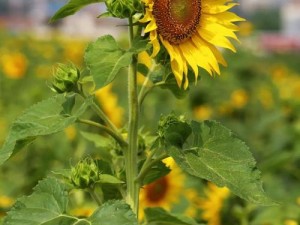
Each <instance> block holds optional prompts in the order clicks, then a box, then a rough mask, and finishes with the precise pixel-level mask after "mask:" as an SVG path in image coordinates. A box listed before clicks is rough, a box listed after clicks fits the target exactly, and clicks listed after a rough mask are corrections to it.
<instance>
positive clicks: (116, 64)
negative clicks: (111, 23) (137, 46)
mask: <svg viewBox="0 0 300 225" xmlns="http://www.w3.org/2000/svg"><path fill="white" fill-rule="evenodd" d="M133 54H134V52H133V51H128V52H127V51H125V50H123V49H121V48H120V47H119V46H118V44H117V42H116V40H115V39H114V38H113V37H112V36H111V35H105V36H102V37H100V38H98V39H97V40H96V41H95V42H93V43H91V44H90V45H89V46H88V47H87V49H86V51H85V56H84V58H85V63H86V65H87V66H88V68H89V69H90V72H91V75H92V77H93V79H94V82H95V84H96V89H98V88H101V87H104V86H105V85H107V84H109V83H110V82H112V81H113V80H114V79H115V77H116V75H117V74H118V72H119V71H120V69H122V68H124V67H126V66H128V65H129V64H130V63H131V61H132V55H133Z"/></svg>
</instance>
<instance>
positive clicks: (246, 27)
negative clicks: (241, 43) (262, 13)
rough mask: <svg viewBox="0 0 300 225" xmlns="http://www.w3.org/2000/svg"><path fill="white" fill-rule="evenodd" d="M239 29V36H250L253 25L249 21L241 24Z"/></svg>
mask: <svg viewBox="0 0 300 225" xmlns="http://www.w3.org/2000/svg"><path fill="white" fill-rule="evenodd" d="M239 28H240V30H239V34H240V35H241V36H250V35H251V34H252V32H253V24H252V23H251V22H249V21H244V22H241V23H240V24H239Z"/></svg>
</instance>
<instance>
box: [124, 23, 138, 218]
mask: <svg viewBox="0 0 300 225" xmlns="http://www.w3.org/2000/svg"><path fill="white" fill-rule="evenodd" d="M128 27H129V42H130V47H132V44H133V43H132V42H133V37H134V34H133V23H132V18H129V26H128ZM137 89H138V88H137V57H136V55H134V56H133V57H132V63H131V65H130V66H129V70H128V108H129V121H128V148H127V150H126V151H125V154H124V155H125V170H126V184H127V196H126V202H127V203H128V204H129V205H130V206H131V208H132V210H133V212H134V213H135V214H136V215H137V216H138V208H139V207H138V206H139V189H140V186H139V183H138V182H137V181H136V177H137V174H138V120H139V104H138V94H137V92H138V90H137Z"/></svg>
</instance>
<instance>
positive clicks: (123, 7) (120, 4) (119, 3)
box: [105, 0, 143, 18]
mask: <svg viewBox="0 0 300 225" xmlns="http://www.w3.org/2000/svg"><path fill="white" fill-rule="evenodd" d="M105 4H106V7H107V11H108V12H109V13H110V14H111V15H112V16H113V17H117V18H128V17H131V16H132V15H134V14H135V13H137V12H142V9H143V8H142V4H141V1H140V0H106V1H105Z"/></svg>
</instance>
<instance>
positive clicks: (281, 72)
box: [271, 65, 289, 83]
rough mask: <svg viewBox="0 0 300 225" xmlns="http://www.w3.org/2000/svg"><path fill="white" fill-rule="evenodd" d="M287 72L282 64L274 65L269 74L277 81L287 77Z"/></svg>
mask: <svg viewBox="0 0 300 225" xmlns="http://www.w3.org/2000/svg"><path fill="white" fill-rule="evenodd" d="M288 74H289V72H288V69H287V67H286V66H284V65H276V66H275V67H274V68H272V70H271V75H272V78H273V80H274V82H276V83H279V82H280V81H281V80H282V79H284V78H285V77H287V76H288Z"/></svg>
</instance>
